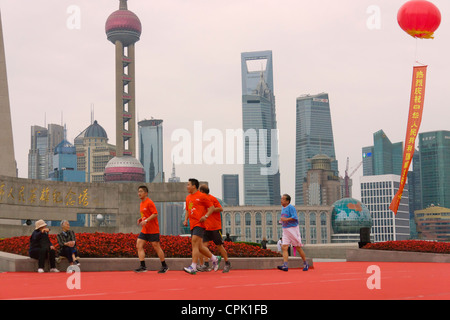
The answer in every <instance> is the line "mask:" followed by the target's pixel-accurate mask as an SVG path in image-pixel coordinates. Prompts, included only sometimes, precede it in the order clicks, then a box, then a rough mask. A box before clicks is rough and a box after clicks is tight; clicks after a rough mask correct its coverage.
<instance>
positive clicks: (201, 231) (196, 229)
mask: <svg viewBox="0 0 450 320" xmlns="http://www.w3.org/2000/svg"><path fill="white" fill-rule="evenodd" d="M204 234H205V229H204V228H202V227H194V228H193V229H192V230H191V236H197V237H200V238H203V235H204Z"/></svg>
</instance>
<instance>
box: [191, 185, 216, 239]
mask: <svg viewBox="0 0 450 320" xmlns="http://www.w3.org/2000/svg"><path fill="white" fill-rule="evenodd" d="M212 205H213V204H212V203H211V201H210V200H209V198H208V197H207V195H206V194H204V193H201V192H200V191H197V192H196V193H194V194H189V195H188V196H187V197H186V210H187V211H188V214H189V226H190V228H191V230H192V229H194V227H201V228H205V224H204V223H202V222H200V218H201V217H203V216H204V215H205V214H206V213H207V212H208V209H209V208H210V207H211V206H212Z"/></svg>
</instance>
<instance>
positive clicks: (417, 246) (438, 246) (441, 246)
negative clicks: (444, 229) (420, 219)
mask: <svg viewBox="0 0 450 320" xmlns="http://www.w3.org/2000/svg"><path fill="white" fill-rule="evenodd" d="M363 249H375V250H393V251H412V252H431V253H450V243H448V242H435V241H422V240H402V241H386V242H378V243H368V244H366V245H365V246H364V247H363Z"/></svg>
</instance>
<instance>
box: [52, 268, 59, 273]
mask: <svg viewBox="0 0 450 320" xmlns="http://www.w3.org/2000/svg"><path fill="white" fill-rule="evenodd" d="M50 272H59V270H58V269H56V268H52V269H50Z"/></svg>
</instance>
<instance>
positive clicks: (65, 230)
mask: <svg viewBox="0 0 450 320" xmlns="http://www.w3.org/2000/svg"><path fill="white" fill-rule="evenodd" d="M61 228H62V232H61V233H60V234H58V235H57V236H56V238H57V239H58V244H59V247H60V251H59V255H60V256H63V257H65V258H67V260H68V261H69V264H70V265H73V264H74V262H75V264H76V265H77V266H79V265H80V262H79V261H78V260H76V255H77V254H78V252H77V248H76V246H75V242H76V239H75V233H74V232H73V231H72V230H70V224H69V221H67V220H63V221H61Z"/></svg>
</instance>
